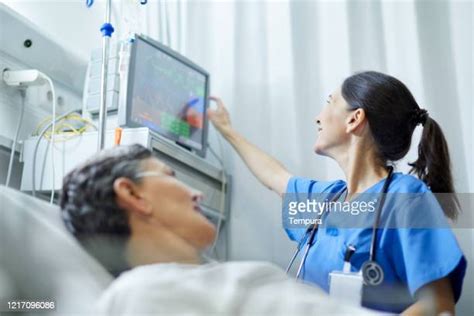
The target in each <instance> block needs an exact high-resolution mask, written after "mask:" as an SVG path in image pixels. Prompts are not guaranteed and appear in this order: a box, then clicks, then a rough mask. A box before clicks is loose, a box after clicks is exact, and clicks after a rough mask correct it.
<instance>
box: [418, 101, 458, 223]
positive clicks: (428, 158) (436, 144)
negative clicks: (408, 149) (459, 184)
mask: <svg viewBox="0 0 474 316" xmlns="http://www.w3.org/2000/svg"><path fill="white" fill-rule="evenodd" d="M416 115H417V117H416V118H415V120H416V121H417V122H418V123H420V124H422V125H423V133H422V135H421V140H420V144H419V145H418V159H417V160H416V161H414V162H412V163H409V165H410V167H412V168H411V170H410V173H414V174H416V175H417V176H418V178H419V179H421V180H423V182H425V183H426V185H428V187H429V188H430V189H431V191H432V192H433V193H451V194H450V195H452V197H451V196H449V197H448V198H445V197H444V196H443V197H442V198H438V201H439V202H440V204H441V206H442V207H443V210H444V213H445V214H446V216H447V217H449V218H451V219H455V218H456V217H457V215H458V208H459V202H458V200H457V199H456V198H455V196H454V185H453V177H452V174H451V159H450V156H449V150H448V144H447V142H446V139H445V137H444V134H443V131H442V130H441V127H440V126H439V124H438V123H437V122H436V121H435V120H434V119H432V118H431V117H429V115H428V113H427V112H426V110H421V109H420V110H419V111H418V112H417V114H416Z"/></svg>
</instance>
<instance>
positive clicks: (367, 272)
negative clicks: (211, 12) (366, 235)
mask: <svg viewBox="0 0 474 316" xmlns="http://www.w3.org/2000/svg"><path fill="white" fill-rule="evenodd" d="M361 270H362V278H363V280H364V283H365V284H366V285H369V286H377V285H380V284H381V283H382V282H383V279H384V273H383V269H382V267H381V266H380V264H378V263H377V262H375V261H372V260H369V261H366V262H365V263H364V264H363V265H362V269H361Z"/></svg>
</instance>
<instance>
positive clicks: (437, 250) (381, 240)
mask: <svg viewBox="0 0 474 316" xmlns="http://www.w3.org/2000/svg"><path fill="white" fill-rule="evenodd" d="M211 100H213V101H215V102H216V103H217V108H216V109H210V110H209V119H210V120H211V121H212V123H213V124H214V126H215V127H216V128H217V129H218V130H219V131H220V133H221V134H222V135H223V136H224V137H225V138H226V139H227V141H228V142H229V143H230V144H231V145H232V146H233V147H234V149H235V150H236V151H237V153H238V154H239V155H240V156H241V158H242V159H243V161H244V162H245V163H246V165H247V166H248V168H249V169H250V170H251V172H252V173H253V174H254V175H255V176H256V177H257V178H258V179H259V180H260V182H261V183H262V184H264V185H265V186H267V187H268V188H270V189H271V190H273V191H275V192H276V193H277V194H279V195H280V196H281V197H283V198H285V197H287V196H288V195H291V194H298V195H300V194H303V195H307V196H313V195H314V196H318V197H319V198H320V199H321V200H324V197H329V196H330V197H331V199H333V197H334V199H333V200H335V199H338V201H340V202H342V203H347V202H349V203H350V202H353V201H356V200H357V199H358V198H360V196H362V195H363V194H368V195H370V194H372V195H373V194H375V196H378V197H379V198H380V197H381V196H380V194H381V193H382V192H383V191H384V192H386V193H388V194H386V195H385V196H386V198H385V201H384V202H383V204H382V206H381V210H380V220H378V221H376V213H370V214H369V213H367V214H365V215H366V216H363V217H357V216H350V220H353V221H357V224H354V223H353V225H352V226H351V225H350V224H349V225H348V224H347V219H348V216H347V214H346V215H345V216H344V214H343V215H341V213H332V212H325V213H324V214H323V215H322V216H323V217H322V221H321V223H322V224H321V225H320V226H321V227H319V228H318V229H315V230H314V236H313V238H311V239H312V240H311V242H310V247H309V251H308V253H307V256H306V260H304V262H303V264H302V269H301V274H300V276H301V278H302V279H304V280H305V281H306V282H309V283H313V284H316V285H318V286H319V287H321V288H322V289H324V290H326V291H329V286H330V283H329V274H330V273H331V272H332V271H340V270H342V269H343V266H344V254H345V252H346V250H347V249H348V247H349V246H351V247H352V246H353V247H354V248H355V253H354V254H353V255H352V256H351V257H350V264H351V271H354V272H356V271H360V270H361V269H362V266H363V265H364V263H366V262H368V261H369V259H370V256H371V253H373V258H372V260H373V261H375V262H376V263H377V264H378V265H379V266H380V267H381V269H382V271H383V275H384V277H383V281H382V283H381V284H378V285H375V286H367V287H364V295H363V302H362V303H363V305H364V306H366V307H369V308H374V309H377V310H383V311H389V312H394V313H402V312H403V313H406V314H410V315H413V314H426V313H429V314H433V313H437V314H438V313H441V312H450V313H454V305H455V303H456V302H457V300H458V299H459V297H460V295H461V290H462V282H463V278H464V273H465V270H466V260H465V258H464V255H463V253H462V251H461V249H460V248H459V246H458V243H457V241H456V238H455V236H454V235H453V233H452V231H451V229H450V228H449V224H448V220H453V219H455V218H456V215H457V214H458V203H457V200H456V199H455V197H454V195H453V194H451V195H449V196H448V197H447V198H445V199H443V201H441V204H440V202H438V200H437V198H436V197H435V196H434V195H433V193H454V185H453V180H452V175H451V168H450V158H449V153H448V146H447V143H446V140H445V138H444V135H443V133H442V131H441V128H440V126H439V125H438V124H437V123H436V121H435V120H434V119H433V118H431V117H430V116H429V114H428V112H427V111H426V110H424V109H421V108H420V107H419V106H418V104H417V102H416V101H415V99H414V97H413V96H412V94H411V93H410V91H409V90H408V88H407V87H406V86H405V85H404V84H403V83H402V82H400V81H399V80H397V79H396V78H393V77H391V76H388V75H385V74H382V73H378V72H373V71H369V72H361V73H357V74H354V75H352V76H350V77H348V78H347V79H346V80H344V82H343V83H342V85H341V87H340V88H338V89H337V90H336V91H334V92H333V93H332V94H331V95H329V97H328V99H327V101H326V103H327V104H326V105H325V107H324V108H323V110H322V111H321V113H320V114H319V115H318V116H317V117H316V124H317V130H318V132H319V134H318V138H317V140H316V144H315V146H314V151H315V153H316V154H319V155H324V156H327V157H330V158H332V159H334V160H335V161H336V162H337V163H338V165H339V166H340V167H341V169H342V170H343V172H344V174H345V178H346V179H345V181H342V180H337V181H317V180H312V179H306V178H301V177H296V176H293V175H292V174H291V173H290V172H289V171H287V170H286V169H285V167H284V166H283V165H282V164H281V163H279V162H278V161H277V160H275V159H274V158H272V157H270V156H269V155H267V154H266V153H264V152H263V151H262V150H260V149H259V148H257V147H256V146H255V145H253V144H251V143H250V142H249V141H247V140H246V139H245V138H244V137H243V136H242V135H240V134H239V133H238V132H237V131H236V130H235V129H233V127H232V125H231V122H230V118H229V114H228V112H227V110H226V109H225V107H224V104H223V103H222V101H221V100H220V99H218V98H215V97H211ZM417 125H422V127H423V133H422V137H421V141H420V144H419V145H418V159H417V160H416V161H415V162H413V163H411V164H410V166H411V167H412V168H411V170H410V174H402V173H400V172H393V173H392V172H391V167H390V165H391V164H393V163H395V162H396V161H398V160H400V159H402V158H403V157H404V156H405V155H406V154H407V152H408V150H409V149H410V145H411V138H412V135H413V131H414V130H415V127H416V126H417ZM411 174H414V175H416V177H415V176H413V175H411ZM384 188H385V190H384ZM362 193H363V194H362ZM326 200H327V199H326ZM284 212H286V210H284ZM285 216H286V214H283V218H285ZM342 222H344V223H345V225H341V223H342ZM374 222H377V224H378V225H377V227H376V229H375V228H373V227H372V225H373V223H374ZM284 224H285V229H286V232H287V234H288V236H289V238H290V239H292V240H293V241H295V242H296V243H297V244H298V247H300V248H302V247H303V246H305V245H307V243H308V239H310V238H309V236H310V235H311V232H312V229H306V228H301V227H296V226H295V227H292V226H291V225H287V224H288V223H284ZM374 232H375V233H374ZM373 233H374V234H373ZM373 235H374V236H375V237H374V236H373ZM374 239H375V241H376V242H375V243H374V242H373V240H374ZM372 243H374V245H372ZM372 247H373V249H372V250H371V248H372Z"/></svg>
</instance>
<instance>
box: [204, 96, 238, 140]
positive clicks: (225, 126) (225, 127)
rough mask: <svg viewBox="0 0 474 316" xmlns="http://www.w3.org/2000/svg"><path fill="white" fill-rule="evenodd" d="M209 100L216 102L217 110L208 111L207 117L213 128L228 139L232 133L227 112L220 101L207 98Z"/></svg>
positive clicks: (215, 98)
mask: <svg viewBox="0 0 474 316" xmlns="http://www.w3.org/2000/svg"><path fill="white" fill-rule="evenodd" d="M209 100H211V101H214V102H216V105H217V108H215V109H211V108H209V109H208V112H207V116H208V117H209V120H210V121H211V122H212V124H213V125H214V126H215V128H216V129H217V130H218V131H219V132H220V133H221V134H222V135H223V136H224V137H226V138H227V137H228V136H229V135H230V134H231V133H232V124H231V122H230V116H229V112H228V111H227V109H226V108H225V106H224V103H223V102H222V100H221V99H219V98H217V97H213V96H211V97H209Z"/></svg>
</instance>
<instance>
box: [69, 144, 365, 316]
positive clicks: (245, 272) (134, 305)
mask: <svg viewBox="0 0 474 316" xmlns="http://www.w3.org/2000/svg"><path fill="white" fill-rule="evenodd" d="M201 198H202V195H201V193H200V192H197V191H195V190H193V189H191V188H189V187H188V186H186V185H185V184H183V183H182V182H180V181H178V180H177V179H176V178H175V177H174V172H173V170H172V169H171V168H170V167H169V166H167V165H165V164H164V163H162V162H161V161H159V160H157V159H156V158H154V157H153V156H152V153H151V152H150V151H149V150H148V149H146V148H144V147H142V146H140V145H133V146H121V147H115V148H113V149H110V150H107V151H104V152H102V153H100V154H99V155H98V156H97V157H95V158H94V159H92V160H90V161H88V162H87V163H85V164H84V165H82V166H80V167H78V168H76V169H75V170H73V171H72V172H71V173H70V174H68V175H67V176H66V178H65V179H64V184H63V191H62V196H61V209H62V214H63V218H64V221H65V223H66V225H67V227H68V229H69V230H70V231H71V232H72V233H73V234H74V236H76V237H77V238H78V240H79V241H80V242H81V243H82V244H83V246H84V247H85V248H86V249H87V250H88V251H89V252H90V253H91V254H92V255H93V256H95V257H96V258H97V259H98V260H99V261H100V262H101V263H102V264H103V265H104V266H105V267H106V268H107V269H108V270H109V271H110V272H111V273H112V274H114V275H115V276H118V278H117V279H116V280H115V281H114V282H113V283H112V285H111V286H110V287H109V288H108V289H107V290H106V291H105V293H104V294H103V295H102V297H101V298H100V299H99V301H98V304H97V309H98V311H97V313H98V314H108V315H123V314H133V315H137V314H143V313H145V314H153V315H158V314H163V315H169V314H196V315H216V314H222V315H236V314H252V315H254V314H258V315H261V314H268V315H270V314H281V315H294V314H307V313H322V314H353V313H359V314H361V313H366V311H365V310H362V309H359V308H356V307H347V306H344V305H341V304H339V303H338V302H334V301H333V300H331V299H329V298H328V297H327V296H326V295H325V294H324V293H323V292H321V291H319V290H317V289H315V288H312V287H309V286H308V285H304V284H302V283H297V282H296V281H294V280H292V279H290V278H288V277H287V276H286V275H285V273H284V272H283V271H282V270H280V269H279V268H278V267H276V266H274V265H272V264H268V263H258V262H228V263H207V264H201V260H200V253H201V252H202V251H203V250H204V249H206V248H207V247H208V246H209V245H211V244H212V243H213V241H214V238H215V233H216V232H215V228H214V226H213V225H212V223H210V222H209V221H208V220H207V219H206V218H205V217H204V216H203V215H202V214H201V212H200V209H199V202H200V200H201ZM127 270H128V271H127ZM124 271H126V272H124ZM122 272H123V273H122Z"/></svg>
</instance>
